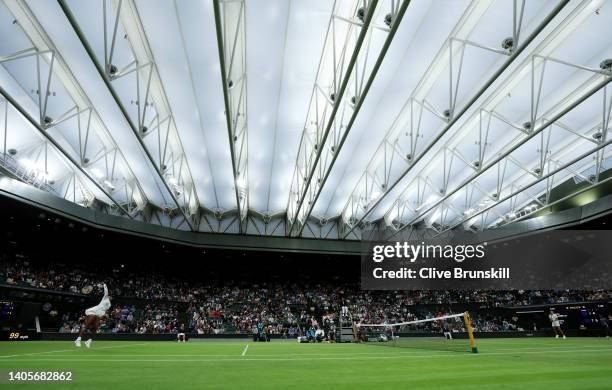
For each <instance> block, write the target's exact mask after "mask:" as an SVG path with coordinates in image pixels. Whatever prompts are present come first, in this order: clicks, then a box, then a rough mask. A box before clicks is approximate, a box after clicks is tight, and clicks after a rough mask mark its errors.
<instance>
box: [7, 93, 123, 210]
mask: <svg viewBox="0 0 612 390" xmlns="http://www.w3.org/2000/svg"><path fill="white" fill-rule="evenodd" d="M0 95H2V97H3V98H4V99H5V100H6V103H7V104H8V103H10V105H11V106H12V107H13V108H14V109H16V110H17V111H18V112H19V113H20V114H21V115H22V116H23V117H24V118H25V119H26V120H27V121H28V122H30V124H31V125H32V126H34V127H35V128H36V130H38V132H39V133H40V135H41V136H42V137H43V138H44V139H45V140H46V142H48V143H50V144H51V145H53V147H54V148H55V149H56V150H57V151H59V152H60V154H61V155H62V156H64V157H65V158H66V159H67V160H68V161H70V163H72V165H73V166H74V167H75V168H76V169H78V170H79V171H81V173H82V174H83V175H85V177H87V179H89V181H91V182H92V183H93V184H94V185H95V186H96V187H98V189H99V190H100V191H101V192H102V193H103V194H104V195H106V196H107V197H108V199H110V200H111V201H112V202H113V204H114V205H115V206H116V207H117V208H118V209H119V210H120V211H121V213H122V214H124V215H127V216H128V217H129V218H130V219H133V216H132V215H131V214H130V213H129V212H128V211H127V210H126V209H125V208H124V207H123V206H122V205H121V204H119V202H117V201H116V200H115V198H113V196H112V195H111V194H110V192H108V191H107V190H106V189H105V188H104V187H103V186H102V185H101V184H99V183H98V182H97V181H96V180H95V178H94V177H93V176H92V175H91V174H90V173H89V172H87V171H86V170H85V169H84V168H83V167H82V166H81V165H80V164H79V162H78V161H76V160H75V159H74V158H73V157H72V156H71V155H70V154H69V153H68V152H67V151H66V150H65V149H64V148H63V147H62V146H61V145H60V144H59V143H58V142H57V141H55V139H53V138H52V137H51V136H50V135H49V134H48V133H47V131H46V130H45V128H44V127H43V126H42V125H41V124H40V123H38V121H36V120H35V119H34V118H33V117H32V116H30V114H28V112H27V111H26V110H25V109H24V108H23V107H22V106H21V105H20V104H19V103H17V101H16V100H15V99H13V97H12V96H11V95H10V94H9V93H8V92H7V91H6V90H5V89H4V88H3V87H2V86H0Z"/></svg>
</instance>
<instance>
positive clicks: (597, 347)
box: [55, 345, 612, 358]
mask: <svg viewBox="0 0 612 390" xmlns="http://www.w3.org/2000/svg"><path fill="white" fill-rule="evenodd" d="M372 347H374V346H372ZM381 347H387V348H389V349H388V350H387V351H386V352H343V353H336V352H328V353H275V354H269V353H268V354H265V353H262V354H260V353H258V354H255V355H251V356H256V357H259V356H261V357H278V356H306V357H308V356H325V357H343V356H355V355H368V356H369V355H373V356H376V355H393V356H394V355H412V354H414V353H415V352H420V351H423V349H422V348H412V347H406V348H402V347H399V348H401V349H407V350H409V351H406V352H402V351H399V350H394V349H391V348H394V347H391V346H386V345H381ZM572 348H575V349H574V350H576V351H579V350H594V351H601V350H602V347H601V345H586V346H578V345H577V346H555V347H546V350H547V351H556V350H558V349H565V350H566V351H569V350H570V349H572ZM247 349H248V347H245V349H244V350H243V351H242V353H243V354H242V355H241V356H245V355H246V350H247ZM542 349H543V348H542V347H526V348H495V351H496V352H499V351H514V352H516V353H520V352H521V351H533V350H535V351H542ZM603 350H604V351H607V350H608V349H607V348H606V349H603ZM609 350H610V351H612V348H610V349H609ZM391 351H394V352H391ZM465 352H467V350H466V351H465ZM457 353H461V351H448V350H446V351H445V350H432V351H431V354H434V355H449V354H452V355H455V354H457ZM483 353H485V354H491V353H493V352H491V353H487V352H486V351H485V352H483ZM330 355H333V356H330ZM55 356H58V357H71V356H72V355H55ZM87 356H90V357H91V356H106V357H120V358H127V357H157V356H160V357H196V356H203V357H207V358H209V357H210V358H212V357H228V358H229V357H235V356H236V355H234V354H232V355H229V354H205V355H198V354H168V353H164V354H134V355H131V354H121V355H104V354H93V353H90V354H88V355H87Z"/></svg>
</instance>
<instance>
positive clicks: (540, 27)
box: [343, 0, 569, 238]
mask: <svg viewBox="0 0 612 390" xmlns="http://www.w3.org/2000/svg"><path fill="white" fill-rule="evenodd" d="M567 4H569V1H568V0H563V1H561V2H560V3H559V4H558V5H557V6H556V7H555V8H554V9H553V10H552V11H551V12H550V13H549V14H548V15H547V16H546V17H545V18H544V20H543V21H542V22H541V23H540V24H539V25H538V26H537V27H536V28H535V29H534V31H533V32H532V33H531V34H529V36H528V37H527V38H526V39H525V40H524V41H523V42H522V43H521V44H520V45H519V46H518V47H516V49H514V50H512V51H511V52H510V53H509V56H508V58H507V59H506V61H504V63H503V64H502V65H501V66H500V67H499V68H498V69H497V70H496V71H495V72H494V73H493V75H492V76H491V77H490V78H489V79H488V80H487V81H486V82H485V83H484V85H483V86H482V87H481V88H479V90H478V91H477V92H476V93H475V94H474V95H473V96H472V97H471V98H470V99H469V101H468V102H467V103H466V104H465V105H464V106H463V107H462V108H461V109H460V110H458V111H457V112H456V113H455V112H454V111H455V107H454V104H455V102H454V101H453V94H452V92H451V95H450V99H451V107H450V108H449V110H450V111H449V119H448V123H447V124H446V126H444V128H443V129H442V130H441V131H440V132H439V133H438V134H436V135H435V136H434V138H433V140H432V141H431V142H430V143H429V144H427V145H426V146H425V147H424V148H423V150H422V151H421V152H420V153H419V154H418V155H416V156H411V158H412V159H411V163H410V164H409V166H408V167H407V168H406V169H405V170H403V171H402V173H401V174H400V175H399V176H398V177H397V178H396V179H395V180H394V181H393V182H392V183H384V184H385V188H384V189H383V191H382V192H381V193H380V195H379V196H378V197H377V198H376V199H375V200H374V201H372V202H370V203H369V204H368V205H367V207H366V210H365V212H364V213H363V215H362V216H361V217H360V218H359V219H358V220H357V219H356V222H354V223H351V224H350V225H349V226H348V231H347V232H346V234H345V235H344V238H346V237H348V236H349V235H350V234H351V232H353V230H354V229H355V228H356V227H357V226H359V225H360V224H361V223H362V222H363V221H364V220H365V218H367V216H368V215H370V213H371V212H372V211H374V210H375V209H376V207H377V206H378V205H379V204H380V203H381V202H382V200H383V199H384V198H385V197H386V196H387V195H388V194H389V193H390V192H391V191H392V190H393V189H394V188H395V187H396V186H397V185H398V184H399V183H400V182H401V181H402V179H403V178H404V177H406V175H407V174H408V173H409V172H411V171H412V169H413V167H414V166H415V165H416V164H417V163H418V162H419V161H420V160H421V159H422V158H423V157H424V156H425V155H426V154H427V153H428V152H429V151H430V150H431V149H432V148H433V147H434V146H435V145H436V144H437V143H438V141H440V139H442V137H443V136H444V135H445V134H446V133H447V132H448V131H449V130H451V129H452V128H453V126H454V125H455V123H457V121H458V120H459V119H460V118H462V117H463V115H465V114H466V113H467V112H468V111H469V110H470V108H471V107H472V106H473V105H474V104H475V103H476V102H477V101H478V100H479V99H480V97H481V96H482V95H483V94H484V93H485V92H486V91H487V90H488V89H489V88H490V87H491V85H493V83H495V81H497V79H498V78H499V77H500V76H501V75H502V74H503V73H504V71H505V70H506V69H507V68H508V67H509V66H510V65H511V64H512V63H513V62H514V60H515V59H516V58H518V56H519V55H520V54H521V53H522V52H523V51H524V50H525V49H526V48H527V47H528V46H529V45H530V44H531V42H533V40H534V39H535V38H536V37H537V36H538V35H539V34H540V33H541V32H542V31H543V30H544V29H545V28H546V27H547V26H548V25H549V23H550V22H551V21H552V20H553V19H554V18H555V16H557V15H558V14H559V12H561V10H562V9H563V8H565V6H567ZM515 12H516V10H515ZM424 84H427V82H426V81H425V80H424V79H423V80H422V81H421V83H420V84H419V87H420V86H422V85H424ZM419 87H417V89H419ZM451 87H452V81H451ZM451 91H452V88H451ZM367 174H368V172H367V171H366V172H365V173H364V175H367ZM356 189H357V188H356ZM353 197H354V196H353V195H351V198H350V199H349V201H348V203H347V206H345V210H344V211H343V215H344V214H345V212H346V210H347V208H348V207H349V205H350V203H351V199H352V198H353Z"/></svg>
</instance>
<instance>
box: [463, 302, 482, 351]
mask: <svg viewBox="0 0 612 390" xmlns="http://www.w3.org/2000/svg"><path fill="white" fill-rule="evenodd" d="M463 320H464V321H465V327H466V329H467V332H468V336H469V338H470V348H471V349H472V353H478V348H477V347H476V339H474V329H472V320H471V319H470V315H469V313H468V312H467V311H466V312H465V313H463Z"/></svg>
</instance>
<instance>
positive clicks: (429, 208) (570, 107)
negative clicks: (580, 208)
mask: <svg viewBox="0 0 612 390" xmlns="http://www.w3.org/2000/svg"><path fill="white" fill-rule="evenodd" d="M611 81H612V77H611V76H608V77H605V78H604V80H603V81H601V82H599V83H597V84H596V85H595V86H594V87H592V88H590V89H589V90H588V91H587V92H586V93H585V94H583V95H582V96H580V98H579V99H577V100H576V101H574V102H572V103H571V104H570V105H568V106H567V107H565V108H564V109H563V110H561V111H560V112H558V113H557V114H555V115H554V116H553V117H552V118H551V119H550V120H548V121H547V122H546V123H545V124H544V125H542V126H540V127H539V128H537V129H535V130H534V131H533V132H531V133H530V134H529V135H528V136H526V137H525V138H523V139H522V140H520V141H519V142H518V143H515V144H514V145H513V146H512V147H511V148H510V149H508V150H507V151H506V152H504V153H502V154H500V155H499V156H498V157H496V158H495V159H493V160H492V161H490V162H489V163H488V164H487V165H486V166H484V167H483V168H482V169H481V170H478V171H476V172H475V173H474V174H473V175H472V176H470V177H469V178H468V179H467V180H464V182H463V183H462V184H461V185H459V186H457V187H456V188H454V189H453V190H451V191H450V192H448V193H446V194H445V195H444V196H442V197H441V198H440V199H438V200H437V201H436V202H433V203H432V204H431V205H429V206H427V207H426V208H425V209H423V210H422V211H419V213H418V214H417V215H416V216H415V217H413V218H412V219H411V221H410V222H408V223H405V224H403V226H401V227H400V228H398V229H397V231H396V232H395V234H397V233H399V232H400V231H402V230H404V229H405V228H406V227H407V226H410V225H412V224H414V223H415V222H416V221H418V220H419V219H420V218H422V217H423V216H425V215H427V213H429V212H430V211H432V210H433V209H435V208H436V207H437V206H438V205H440V204H442V202H444V201H445V200H447V199H449V198H450V197H451V196H453V195H454V194H455V193H457V192H458V191H460V190H461V189H462V188H464V187H465V186H466V185H467V184H468V183H469V182H472V181H473V180H475V179H476V178H477V177H479V176H481V175H482V174H483V173H485V172H486V171H487V170H489V169H490V168H491V167H494V166H496V164H498V163H499V162H501V161H502V160H503V159H504V158H506V157H508V156H509V155H510V154H511V153H512V152H513V151H515V150H516V149H518V148H519V147H521V146H522V145H524V144H525V143H527V141H529V140H530V139H532V138H533V137H535V136H536V135H538V134H540V133H542V132H543V131H544V130H546V129H547V128H549V127H550V126H552V125H553V124H554V123H555V122H556V121H557V120H559V119H561V118H562V117H563V116H565V115H566V114H567V113H569V112H570V111H572V110H573V109H575V108H576V107H578V106H579V105H580V104H581V103H583V102H584V101H585V100H587V99H588V98H589V97H591V96H592V95H594V94H595V93H597V92H598V91H599V90H601V89H602V88H604V87H605V86H606V85H608V84H609V83H610V82H611ZM607 144H608V142H606V143H604V144H602V145H603V146H601V145H600V146H598V147H597V148H595V149H594V150H593V151H592V152H589V153H588V154H587V156H588V155H590V154H592V153H593V152H595V151H598V150H600V149H601V147H605V146H606V145H607ZM536 182H539V180H538V181H536ZM395 234H394V235H395Z"/></svg>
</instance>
